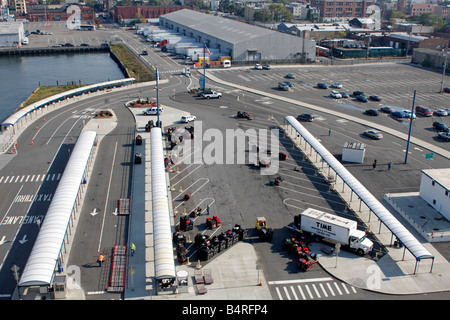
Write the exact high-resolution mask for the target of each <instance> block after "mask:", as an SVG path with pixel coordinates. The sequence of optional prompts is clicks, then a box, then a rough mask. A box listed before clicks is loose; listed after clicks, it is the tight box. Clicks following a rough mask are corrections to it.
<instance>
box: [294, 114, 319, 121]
mask: <svg viewBox="0 0 450 320" xmlns="http://www.w3.org/2000/svg"><path fill="white" fill-rule="evenodd" d="M314 118H315V117H314V115H313V114H310V113H303V114H300V115H299V116H298V117H297V119H298V120H304V121H308V122H311V121H313V120H314Z"/></svg>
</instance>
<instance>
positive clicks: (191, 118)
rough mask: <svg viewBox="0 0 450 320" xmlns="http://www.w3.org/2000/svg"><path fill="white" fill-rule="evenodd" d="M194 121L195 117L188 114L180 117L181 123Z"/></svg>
mask: <svg viewBox="0 0 450 320" xmlns="http://www.w3.org/2000/svg"><path fill="white" fill-rule="evenodd" d="M195 119H197V117H196V116H193V115H191V114H188V115H185V116H182V117H181V122H184V123H188V122H191V121H194V120H195Z"/></svg>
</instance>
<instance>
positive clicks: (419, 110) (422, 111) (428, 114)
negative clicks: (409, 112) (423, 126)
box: [416, 106, 433, 117]
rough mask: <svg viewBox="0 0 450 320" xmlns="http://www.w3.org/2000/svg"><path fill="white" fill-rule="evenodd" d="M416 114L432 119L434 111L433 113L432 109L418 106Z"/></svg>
mask: <svg viewBox="0 0 450 320" xmlns="http://www.w3.org/2000/svg"><path fill="white" fill-rule="evenodd" d="M416 113H417V114H419V115H421V116H424V117H431V116H432V115H433V111H431V109H430V108H427V107H424V106H417V107H416Z"/></svg>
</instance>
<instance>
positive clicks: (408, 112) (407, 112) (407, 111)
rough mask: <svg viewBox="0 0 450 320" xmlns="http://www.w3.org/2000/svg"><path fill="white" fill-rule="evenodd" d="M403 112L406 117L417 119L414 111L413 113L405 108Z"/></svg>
mask: <svg viewBox="0 0 450 320" xmlns="http://www.w3.org/2000/svg"><path fill="white" fill-rule="evenodd" d="M402 112H403V113H404V114H405V115H406V116H405V118H408V119H411V118H412V119H413V120H416V115H415V114H414V113H411V111H409V110H403V111H402Z"/></svg>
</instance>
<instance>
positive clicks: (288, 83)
mask: <svg viewBox="0 0 450 320" xmlns="http://www.w3.org/2000/svg"><path fill="white" fill-rule="evenodd" d="M283 82H284V83H286V84H287V85H288V87H290V88H292V83H291V82H290V81H283Z"/></svg>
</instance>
